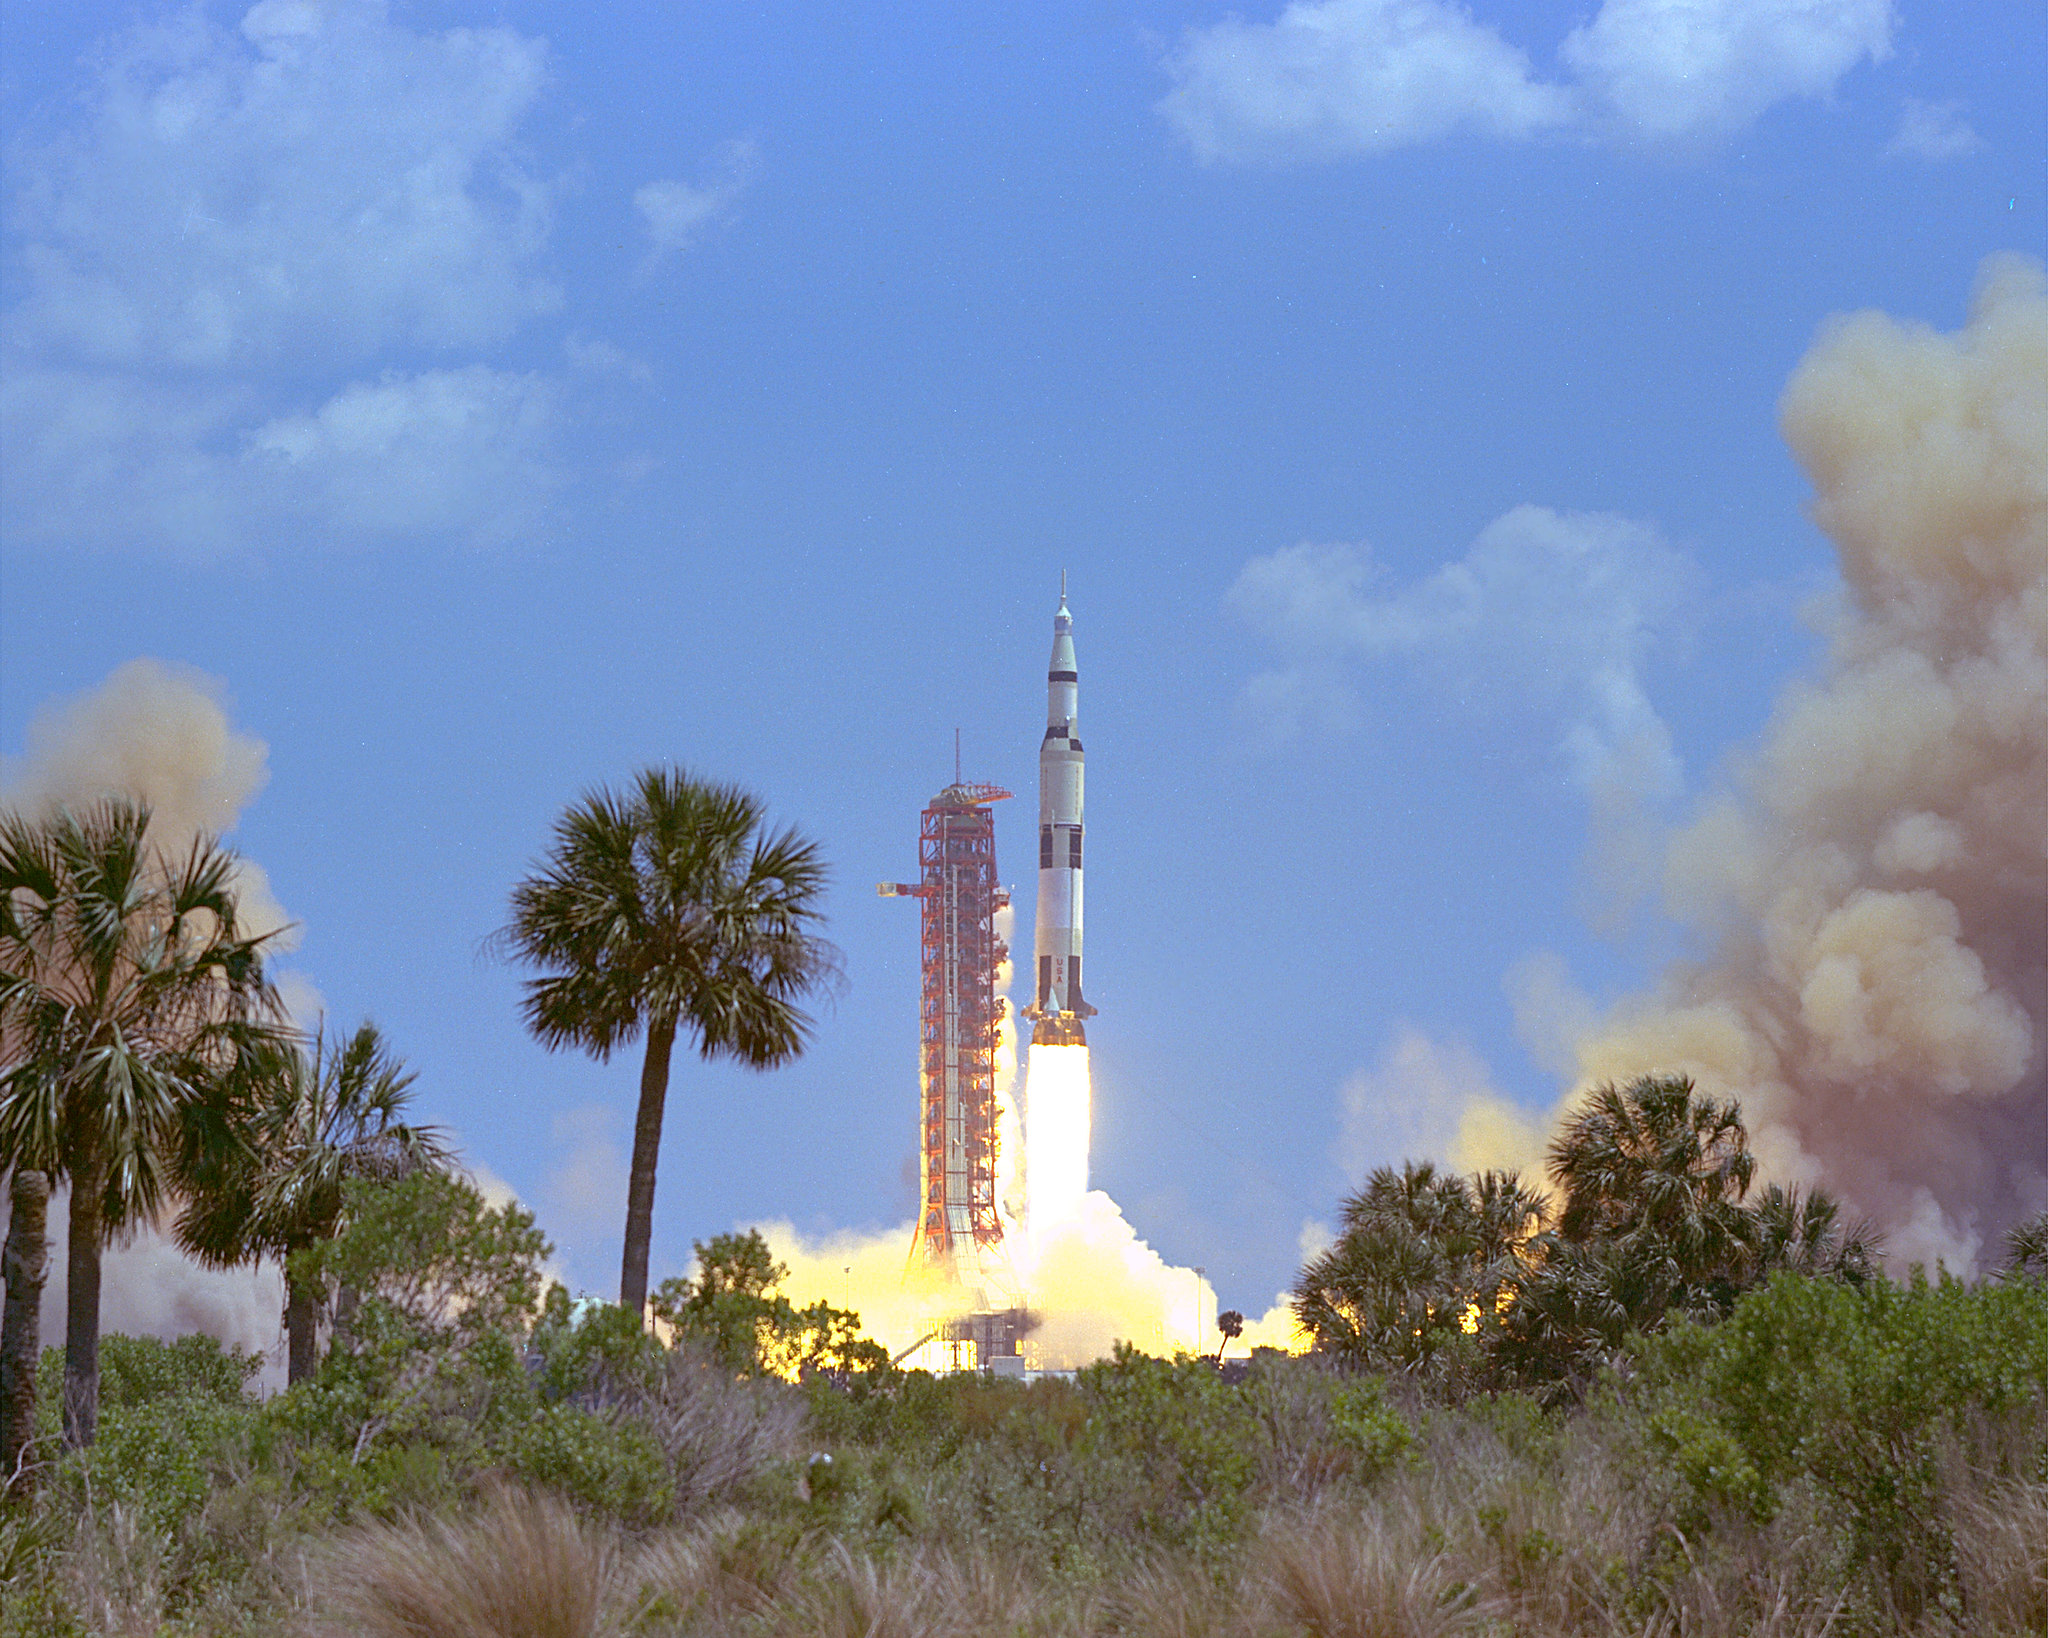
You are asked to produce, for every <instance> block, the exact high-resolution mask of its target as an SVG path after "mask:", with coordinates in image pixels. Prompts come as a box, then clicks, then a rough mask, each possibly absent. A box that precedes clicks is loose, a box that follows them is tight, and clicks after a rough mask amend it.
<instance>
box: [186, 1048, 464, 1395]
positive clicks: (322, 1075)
mask: <svg viewBox="0 0 2048 1638" xmlns="http://www.w3.org/2000/svg"><path fill="white" fill-rule="evenodd" d="M413 1079H414V1077H413V1075H412V1074H411V1073H410V1072H409V1071H408V1070H407V1069H406V1068H405V1066H404V1064H403V1063H401V1062H400V1061H399V1059H398V1058H397V1057H396V1056H395V1055H394V1054H393V1053H392V1052H391V1050H390V1048H389V1047H388V1046H387V1045H386V1044H385V1041H384V1038H383V1036H382V1035H380V1034H379V1033H378V1031H377V1026H376V1025H375V1024H370V1023H365V1024H363V1025H361V1026H360V1027H359V1028H358V1029H357V1030H356V1032H355V1033H354V1034H353V1035H351V1036H349V1037H347V1038H346V1039H344V1040H336V1041H333V1042H329V1041H328V1040H327V1038H326V1036H325V1034H324V1033H322V1034H319V1035H316V1036H315V1037H314V1039H313V1040H312V1042H311V1043H310V1044H308V1045H306V1046H300V1045H297V1044H294V1045H291V1046H288V1047H286V1048H285V1049H284V1050H282V1051H280V1052H277V1053H274V1054H273V1055H272V1057H271V1060H270V1062H269V1063H268V1064H267V1065H266V1066H265V1072H264V1074H263V1075H262V1077H261V1080H260V1083H259V1089H258V1094H257V1098H256V1100H255V1104H254V1107H253V1108H251V1109H249V1110H248V1111H247V1112H246V1114H245V1116H244V1121H243V1130H242V1132H241V1133H240V1134H238V1135H239V1136H240V1138H241V1142H240V1143H238V1144H237V1145H236V1146H235V1149H234V1150H233V1158H232V1160H231V1161H230V1162H229V1164H227V1165H225V1166H223V1167H221V1168H219V1173H218V1175H216V1176H214V1177H211V1178H208V1179H206V1180H205V1182H204V1183H203V1185H202V1186H200V1187H198V1188H196V1189H195V1190H194V1191H193V1194H192V1198H191V1199H190V1201H189V1202H188V1203H187V1205H186V1207H185V1210H184V1211H183V1213H181V1214H180V1216H179V1218H178V1225H177V1238H178V1243H179V1244H180V1245H181V1246H182V1247H183V1248H184V1249H185V1250H186V1251H188V1252H190V1253H191V1254H192V1255H193V1256H195V1257H197V1258H198V1259H199V1260H200V1261H201V1262H203V1263H206V1264H209V1265H210V1266H212V1267H215V1268H228V1267H233V1266H235V1265H237V1264H240V1263H245V1262H251V1261H254V1260H256V1259H258V1258H261V1257H266V1256H268V1257H274V1258H276V1259H277V1262H278V1264H279V1265H280V1266H281V1267H282V1268H283V1269H284V1276H285V1336H286V1348H285V1354H286V1379H287V1381H289V1382H302V1381H304V1380H305V1379H306V1378H307V1377H309V1376H311V1375H312V1373H313V1370H314V1368H315V1366H316V1365H317V1364H318V1363H319V1360H318V1355H317V1351H316V1343H317V1330H318V1325H319V1319H320V1307H321V1302H320V1298H321V1293H320V1290H319V1288H318V1286H317V1285H316V1284H315V1283H314V1282H313V1281H311V1280H309V1279H307V1278H305V1277H304V1276H303V1275H301V1274H299V1273H297V1272H295V1271H294V1269H293V1267H292V1254H293V1253H294V1252H296V1251H301V1250H304V1249H305V1248H306V1247H308V1246H311V1245H313V1244H315V1243H316V1242H318V1241H321V1240H328V1239H332V1238H333V1237H334V1236H335V1235H336V1234H338V1233H339V1232H340V1231H341V1229H342V1227H343V1223H342V1218H343V1213H344V1207H345V1199H344V1185H345V1184H347V1183H348V1182H349V1181H350V1180H351V1179H354V1178H367V1179H379V1180H387V1181H388V1180H391V1179H395V1178H398V1177H402V1176H404V1175H405V1174H406V1173H408V1172H411V1171H416V1170H419V1169H421V1168H424V1167H433V1168H437V1169H438V1168H445V1167H446V1166H447V1165H448V1163H449V1159H450V1151H449V1149H448V1146H447V1144H446V1143H445V1141H444V1140H443V1138H442V1135H441V1133H440V1132H439V1131H438V1130H436V1129H435V1128H433V1127H430V1126H412V1125H408V1124H406V1123H405V1121H404V1120H403V1118H402V1117H403V1115H404V1113H405V1109H406V1105H407V1104H408V1103H409V1102H410V1101H411V1097H412V1083H413ZM337 1323H339V1322H338V1321H337Z"/></svg>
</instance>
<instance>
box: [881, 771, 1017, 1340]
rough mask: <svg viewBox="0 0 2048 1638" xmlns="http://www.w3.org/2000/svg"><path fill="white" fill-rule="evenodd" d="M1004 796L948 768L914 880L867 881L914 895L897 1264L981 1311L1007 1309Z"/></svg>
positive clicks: (922, 835) (925, 822)
mask: <svg viewBox="0 0 2048 1638" xmlns="http://www.w3.org/2000/svg"><path fill="white" fill-rule="evenodd" d="M1009 795H1010V792H1008V791H1006V790H1004V789H1003V788H1002V787H1001V786H1000V785H978V784H970V783H967V782H965V781H963V780H961V779H960V778H958V777H957V773H956V777H955V779H954V782H953V783H952V784H950V785H948V786H947V787H946V788H945V789H944V790H942V791H940V792H939V794H938V795H936V796H934V797H933V798H932V799H931V802H930V803H929V804H928V805H927V806H926V808H925V810H924V812H923V814H922V815H921V816H920V819H919V825H918V837H917V860H918V865H919V872H920V873H919V879H918V880H917V881H915V882H883V883H882V884H881V886H880V888H879V891H880V893H881V894H882V896H883V897H884V898H914V899H916V900H918V901H919V909H920V915H919V966H920V973H921V982H920V985H919V995H918V1043H919V1045H918V1087H919V1143H918V1152H919V1162H918V1217H917V1232H916V1236H915V1238H914V1239H913V1241H912V1243H911V1250H910V1270H909V1272H910V1273H911V1275H912V1276H913V1277H915V1276H917V1275H919V1274H923V1275H925V1276H926V1277H931V1276H937V1277H938V1280H939V1281H940V1282H942V1283H943V1284H944V1285H946V1286H949V1287H951V1288H952V1289H953V1292H954V1295H953V1299H952V1300H953V1302H954V1305H955V1306H957V1307H961V1308H965V1309H970V1310H978V1311H982V1312H984V1313H986V1312H988V1311H992V1310H996V1309H999V1308H1004V1307H1007V1306H1008V1305H1009V1304H1010V1302H1011V1300H1012V1296H1011V1293H1012V1291H1013V1288H1014V1285H1015V1277H1014V1275H1013V1274H1012V1273H1011V1271H1010V1264H1009V1255H1008V1252H1007V1250H1006V1249H1005V1247H1004V1244H1003V1223H1002V1216H1001V1213H1000V1211H999V1210H998V1208H997V1203H996V1156H997V1153H998V1148H999V1144H1000V1131H999V1127H998V1113H997V1105H996V1052H997V1048H998V1045H999V1043H1000V1037H1001V1027H1002V1008H1003V1002H1002V997H1001V994H1000V992H999V991H998V989H997V986H996V980H997V973H998V970H999V969H1000V968H1001V966H1002V964H1003V963H1004V962H1005V961H1006V960H1008V959H1009V950H1008V947H1007V946H1006V945H1005V944H1004V943H1003V940H1002V939H1001V938H1000V937H999V936H998V935H997V933H996V926H995V918H996V912H997V911H999V910H1001V909H1003V908H1004V907H1006V906H1007V905H1008V904H1009V902H1010V896H1009V893H1008V892H1007V891H1006V890H1005V889H1004V888H1003V886H1002V884H1001V883H1000V882H999V881H998V880H997V878H996V827H995V816H994V814H993V813H992V812H991V811H990V804H992V803H995V802H1000V801H1003V800H1005V799H1007V798H1008V797H1009ZM981 1329H986V1328H985V1327H984V1328H981ZM976 1340H977V1341H978V1340H979V1336H978V1335H977V1337H976ZM979 1351H980V1350H979V1349H977V1352H979ZM1007 1351H1014V1344H1012V1345H1011V1347H1010V1349H1009V1350H1007Z"/></svg>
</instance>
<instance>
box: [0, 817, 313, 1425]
mask: <svg viewBox="0 0 2048 1638" xmlns="http://www.w3.org/2000/svg"><path fill="white" fill-rule="evenodd" d="M149 823H150V812H149V809H148V808H147V807H146V806H144V805H142V804H139V803H135V802H131V801H127V800H124V799H112V800H108V801H104V802H99V803H96V804H94V805H93V806H91V807H89V808H86V809H85V810H83V811H82V812H76V813H74V812H71V811H66V810H60V811H59V812H57V813H56V814H54V815H52V816H51V817H49V818H48V819H45V820H40V821H38V820H32V819H29V818H28V817H26V816H23V815H19V814H12V813H9V814H5V815H0V902H4V904H5V906H6V910H5V913H4V918H0V1156H7V1157H12V1158H13V1159H14V1160H15V1162H16V1163H17V1164H19V1163H21V1162H22V1161H26V1162H27V1163H29V1164H30V1165H34V1166H40V1167H43V1168H45V1169H48V1170H50V1171H53V1172H55V1173H59V1174H61V1175H62V1176H63V1177H64V1178H65V1179H66V1180H68V1181H69V1183H70V1185H71V1209H70V1218H71V1221H70V1227H69V1231H68V1243H67V1247H66V1261H67V1271H68V1272H67V1279H68V1287H67V1290H66V1294H65V1336H64V1437H65V1442H66V1443H67V1444H69V1445H72V1446H78V1445H84V1444H90V1443H91V1442H92V1438H93V1433H94V1430H95V1427H96V1425H97V1423H98V1419H99V1318H100V1256H101V1252H102V1249H103V1248H104V1246H105V1245H106V1243H107V1241H108V1240H109V1238H110V1237H112V1236H114V1235H117V1234H119V1233H120V1232H121V1231H122V1230H124V1229H126V1228H128V1227H131V1226H132V1225H134V1224H136V1223H138V1222H140V1221H143V1220H146V1219H148V1218H150V1217H152V1216H154V1214H155V1213H156V1212H157V1211H158V1209H159V1208H160V1207H161V1206H162V1204H163V1203H164V1201H165V1200H166V1199H167V1198H168V1197H169V1196H170V1195H171V1194H173V1193H174V1192H176V1191H177V1189H178V1187H179V1183H180V1179H181V1176H182V1175H183V1172H184V1170H185V1168H186V1167H187V1166H189V1165H190V1164H192V1163H193V1162H194V1161H195V1159H196V1158H197V1157H198V1155H199V1154H200V1153H201V1152H202V1151H203V1149H204V1148H205V1146H206V1145H207V1143H208V1142H209V1141H210V1140H211V1137H212V1135H213V1134H214V1133H216V1132H217V1131H218V1130H219V1125H220V1122H219V1105H220V1104H221V1102H222V1100H223V1099H228V1098H231V1097H232V1096H233V1095H234V1093H235V1089H236V1086H237V1082H238V1077H239V1076H241V1075H243V1074H245V1073H246V1072H247V1069H248V1067H249V1065H250V1064H251V1063H252V1062H253V1061H254V1059H255V1057H256V1056H257V1055H258V1054H259V1053H260V1052H261V1051H263V1050H264V1049H265V1048H267V1047H268V1046H270V1045H272V1044H274V1043H275V1041H276V1040H277V1038H278V1033H279V1030H278V1017H279V1011H278V1005H277V998H276V995H275V992H274V991H273V990H272V989H271V986H270V984H269V981H268V980H267V979H266V977H265V976H264V971H263V944H264V942H265V938H266V937H267V935H264V936H257V937H251V936H250V935H248V934H247V933H245V932H244V931H243V930H242V927H241V924H240V922H239V920H238V917H237V910H236V903H235V891H234V872H235V865H236V859H235V855H234V854H233V853H232V852H230V851H229V850H227V849H225V848H223V847H221V846H220V845H219V844H218V843H217V842H215V841H213V840H212V839H211V838H207V837H201V838H199V839H197V840H195V841H194V842H193V843H192V844H191V846H190V848H188V849H187V850H186V851H185V852H183V853H182V854H172V853H167V852H165V851H163V850H161V849H159V848H157V847H156V846H154V845H152V842H151V839H150V836H149Z"/></svg>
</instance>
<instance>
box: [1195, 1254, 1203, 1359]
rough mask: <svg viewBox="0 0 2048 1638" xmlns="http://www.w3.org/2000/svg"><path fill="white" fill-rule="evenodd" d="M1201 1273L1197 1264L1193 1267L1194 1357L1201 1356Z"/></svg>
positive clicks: (1198, 1357)
mask: <svg viewBox="0 0 2048 1638" xmlns="http://www.w3.org/2000/svg"><path fill="white" fill-rule="evenodd" d="M1202 1275H1203V1270H1202V1269H1201V1267H1200V1266H1199V1265H1197V1267H1196V1269H1195V1358H1197V1359H1200V1358H1201V1357H1202Z"/></svg>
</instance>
